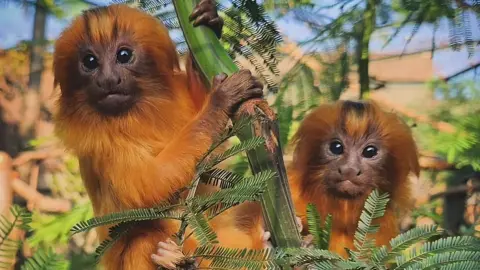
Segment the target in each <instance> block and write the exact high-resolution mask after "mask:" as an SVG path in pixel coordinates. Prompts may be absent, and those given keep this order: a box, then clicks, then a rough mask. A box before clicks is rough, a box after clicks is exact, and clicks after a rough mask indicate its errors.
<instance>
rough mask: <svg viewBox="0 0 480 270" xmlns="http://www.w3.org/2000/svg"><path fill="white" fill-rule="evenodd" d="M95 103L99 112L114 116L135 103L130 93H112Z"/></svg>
mask: <svg viewBox="0 0 480 270" xmlns="http://www.w3.org/2000/svg"><path fill="white" fill-rule="evenodd" d="M96 103H97V108H98V109H99V110H100V111H101V112H103V113H105V114H111V115H116V114H120V113H123V112H125V111H127V110H128V109H130V108H131V107H132V106H133V104H134V103H135V96H134V95H133V94H130V93H125V92H120V91H118V92H117V91H115V92H113V91H112V92H110V93H108V94H106V95H103V96H101V97H100V98H99V99H98V100H97V102H96Z"/></svg>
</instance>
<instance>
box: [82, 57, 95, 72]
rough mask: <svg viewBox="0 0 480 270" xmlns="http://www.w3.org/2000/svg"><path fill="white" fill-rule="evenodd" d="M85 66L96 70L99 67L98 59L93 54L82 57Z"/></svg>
mask: <svg viewBox="0 0 480 270" xmlns="http://www.w3.org/2000/svg"><path fill="white" fill-rule="evenodd" d="M82 64H83V66H84V67H85V68H86V69H88V70H94V69H96V68H97V67H98V60H97V58H96V57H95V56H94V55H93V54H87V55H85V57H83V59H82Z"/></svg>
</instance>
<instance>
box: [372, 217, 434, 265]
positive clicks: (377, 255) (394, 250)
mask: <svg viewBox="0 0 480 270" xmlns="http://www.w3.org/2000/svg"><path fill="white" fill-rule="evenodd" d="M439 234H440V233H439V232H438V226H437V225H431V226H422V227H416V228H413V229H411V230H408V231H406V232H404V233H402V234H399V235H397V236H396V237H395V238H393V239H392V240H390V247H391V249H390V251H387V248H386V247H385V246H383V247H381V248H379V249H377V250H375V251H374V252H373V253H372V261H373V262H374V263H385V262H387V261H389V260H390V259H393V258H394V257H395V256H397V255H399V254H400V253H401V252H402V251H404V250H405V249H407V248H409V247H411V246H412V245H413V244H415V243H418V242H420V241H423V240H426V239H428V238H430V237H432V236H435V235H439Z"/></svg>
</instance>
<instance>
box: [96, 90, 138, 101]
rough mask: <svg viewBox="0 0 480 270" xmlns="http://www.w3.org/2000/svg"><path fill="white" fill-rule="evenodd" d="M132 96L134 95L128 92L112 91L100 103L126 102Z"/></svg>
mask: <svg viewBox="0 0 480 270" xmlns="http://www.w3.org/2000/svg"><path fill="white" fill-rule="evenodd" d="M130 98H132V95H129V94H126V93H120V92H117V93H110V94H107V95H105V96H104V97H102V98H101V99H100V100H99V102H100V103H112V102H113V103H121V102H125V101H127V100H129V99H130Z"/></svg>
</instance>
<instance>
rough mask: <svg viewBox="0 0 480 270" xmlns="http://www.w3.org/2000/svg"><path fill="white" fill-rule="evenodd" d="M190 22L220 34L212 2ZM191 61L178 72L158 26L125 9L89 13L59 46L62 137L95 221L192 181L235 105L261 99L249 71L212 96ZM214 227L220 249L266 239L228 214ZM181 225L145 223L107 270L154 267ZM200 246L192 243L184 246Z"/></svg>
mask: <svg viewBox="0 0 480 270" xmlns="http://www.w3.org/2000/svg"><path fill="white" fill-rule="evenodd" d="M191 19H192V20H194V25H206V26H209V27H211V28H212V29H213V30H214V31H215V32H216V33H217V34H218V32H219V31H220V33H221V28H222V26H223V21H222V20H221V19H220V17H218V14H217V12H216V8H215V4H214V2H213V1H212V0H204V1H202V2H200V4H199V5H198V6H197V8H196V9H195V10H194V12H193V13H192V15H191ZM188 63H189V64H187V73H185V72H182V71H180V69H179V59H178V55H177V52H176V49H175V46H174V43H173V41H172V39H171V38H170V37H169V34H168V31H167V29H166V27H165V26H164V25H163V24H162V23H161V22H159V21H158V20H156V19H155V18H154V17H152V16H150V15H148V14H146V13H143V12H141V11H140V10H137V9H135V8H131V7H128V6H126V5H111V6H108V7H101V8H94V9H91V10H88V11H85V12H84V13H83V14H82V15H81V16H79V17H77V18H76V19H75V20H74V21H73V22H72V24H71V25H70V26H69V27H67V28H66V29H65V30H64V31H63V33H62V34H61V36H60V37H59V38H58V40H57V41H56V43H55V52H54V76H55V84H56V85H59V86H60V89H61V93H60V96H59V98H58V112H57V113H56V116H55V121H56V133H57V135H58V136H59V138H60V139H61V140H62V141H63V143H64V145H65V146H66V147H67V148H68V149H70V150H72V151H73V152H74V153H75V154H76V155H77V156H78V159H79V162H80V168H81V176H82V179H83V181H84V184H85V186H86V189H87V191H88V195H89V197H90V199H91V201H92V203H93V208H94V212H95V216H103V215H105V214H109V213H112V212H119V211H122V210H126V209H132V208H145V207H153V206H155V205H157V204H158V203H160V202H162V201H164V200H165V199H167V198H169V196H170V195H171V194H172V193H174V192H175V191H177V190H179V189H180V188H182V187H185V186H186V185H188V184H189V183H190V182H191V180H192V178H193V176H194V173H195V167H196V163H197V162H198V161H199V159H200V158H201V157H202V155H204V154H205V153H206V152H207V150H208V148H209V147H210V145H211V143H212V141H213V140H214V139H215V138H216V136H218V135H219V134H220V133H221V132H222V130H223V129H224V128H225V126H226V124H227V121H228V120H229V117H231V116H232V115H233V113H234V110H235V108H236V107H238V105H239V104H240V103H241V102H243V101H245V100H248V99H250V98H256V97H261V96H262V88H263V85H262V84H261V83H260V82H259V81H258V80H257V79H256V78H255V77H253V76H252V74H251V73H250V71H248V70H242V71H240V72H237V73H235V74H233V75H232V76H230V77H228V78H226V76H225V75H218V76H217V77H216V78H215V79H214V86H213V89H212V91H210V92H211V93H209V94H207V93H206V91H205V87H204V86H203V85H202V84H201V82H200V81H199V80H198V74H196V73H195V71H194V70H192V67H194V63H193V61H192V60H191V59H190V61H189V62H188ZM212 226H213V228H214V229H215V231H216V232H217V235H218V239H219V242H220V245H222V246H227V247H244V248H261V247H262V239H261V238H260V235H258V237H257V235H249V234H248V233H245V232H243V231H241V230H239V229H238V227H237V225H236V217H235V216H233V214H232V212H231V211H230V212H225V213H224V214H222V215H220V216H218V217H217V218H215V219H214V220H213V222H212ZM178 227H179V224H178V223H177V222H175V221H171V220H161V221H148V222H143V223H142V224H141V225H139V226H138V227H137V228H135V229H134V230H131V232H129V233H128V234H127V235H126V236H124V237H122V238H121V239H120V240H119V241H118V242H116V243H115V245H114V246H113V247H112V248H111V249H110V250H109V251H108V252H107V253H106V254H105V255H104V257H103V265H104V266H105V269H107V270H109V269H112V270H113V269H115V270H118V269H125V270H133V269H142V270H143V269H155V264H154V263H153V261H152V258H151V255H152V254H154V253H156V250H157V243H158V242H162V241H166V239H167V238H168V237H170V236H171V235H173V234H174V233H175V232H177V231H178ZM98 232H99V237H100V240H103V239H105V238H106V237H107V236H108V228H105V227H103V228H100V229H99V230H98ZM232 235H234V238H233V237H232ZM196 245H197V244H196V240H195V239H194V238H193V237H190V238H188V240H187V241H186V242H185V245H184V250H185V251H186V252H188V251H192V250H193V249H194V248H195V247H196ZM156 262H157V263H160V264H162V263H163V264H164V266H165V265H166V266H171V264H170V263H169V262H166V261H161V260H156Z"/></svg>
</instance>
